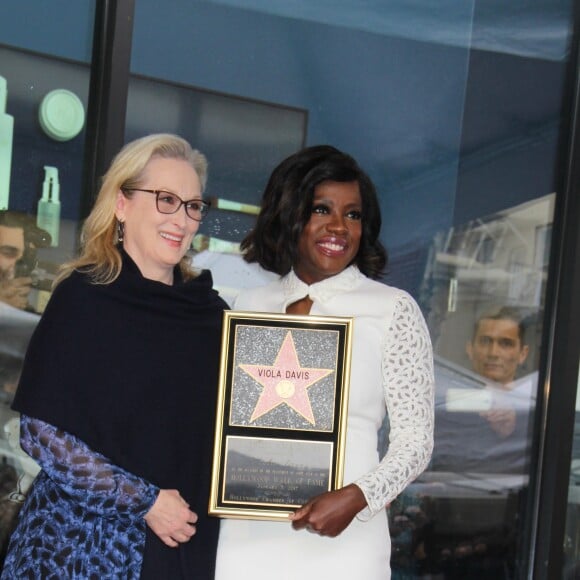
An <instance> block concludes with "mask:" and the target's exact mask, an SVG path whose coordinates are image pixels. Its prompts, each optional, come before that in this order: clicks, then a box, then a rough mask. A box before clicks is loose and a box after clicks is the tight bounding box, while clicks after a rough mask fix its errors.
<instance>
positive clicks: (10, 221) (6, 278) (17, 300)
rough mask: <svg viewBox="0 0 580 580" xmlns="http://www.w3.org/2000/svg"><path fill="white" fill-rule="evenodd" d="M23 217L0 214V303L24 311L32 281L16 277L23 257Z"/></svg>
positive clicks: (3, 212)
mask: <svg viewBox="0 0 580 580" xmlns="http://www.w3.org/2000/svg"><path fill="white" fill-rule="evenodd" d="M24 217H25V216H22V215H21V214H18V213H15V212H12V211H2V212H0V301H2V302H5V303H6V304H9V305H10V306H13V307H14V308H21V309H24V308H25V307H26V305H27V302H28V293H29V292H30V288H31V284H32V279H31V278H30V277H29V276H16V264H17V262H18V261H19V260H21V259H22V258H23V256H24V251H25V249H26V245H25V224H26V222H25V219H24Z"/></svg>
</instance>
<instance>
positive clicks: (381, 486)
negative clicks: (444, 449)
mask: <svg viewBox="0 0 580 580" xmlns="http://www.w3.org/2000/svg"><path fill="white" fill-rule="evenodd" d="M306 295H308V296H310V298H311V299H312V301H313V304H312V308H311V311H310V313H311V314H313V315H319V316H353V317H354V325H353V341H352V344H353V351H352V363H351V379H350V396H349V409H348V422H347V442H346V450H345V474H344V485H347V484H348V483H351V482H354V483H356V484H357V485H358V486H359V487H360V488H361V490H362V491H363V493H364V495H365V498H366V500H367V503H368V507H367V508H365V509H364V510H362V511H361V512H360V513H359V514H358V515H357V517H356V518H355V519H354V520H353V521H352V522H351V524H350V525H349V526H348V527H347V528H346V529H345V530H344V531H343V532H342V534H340V535H339V536H337V537H336V538H328V537H321V536H318V535H315V534H311V533H308V532H306V531H304V530H301V531H296V530H294V529H293V528H292V526H291V524H290V523H289V522H288V523H286V522H283V521H282V522H279V521H274V522H269V521H255V520H234V519H223V520H222V522H221V528H220V539H219V545H218V556H217V570H216V580H243V579H244V578H248V579H250V578H251V579H252V580H298V579H300V580H310V579H312V580H320V579H321V578H327V577H328V578H332V579H333V580H341V579H348V580H352V579H358V578H360V579H364V580H375V579H376V580H385V579H388V578H390V564H389V560H390V552H391V547H390V546H391V542H390V537H389V530H388V524H387V515H386V510H385V509H384V508H385V506H386V505H388V504H389V503H390V502H392V501H393V500H394V499H395V498H396V497H397V496H398V495H399V494H400V493H401V491H402V490H403V489H404V488H405V486H407V485H408V484H409V483H410V482H411V481H413V480H414V479H415V478H416V477H417V476H418V475H419V474H420V473H421V472H422V471H423V470H424V469H425V467H426V466H427V464H428V462H429V459H430V456H431V452H432V448H433V385H434V381H433V361H432V349H431V341H430V339H429V334H428V331H427V327H426V325H425V322H424V320H423V317H422V315H421V311H420V310H419V307H418V306H417V304H416V303H415V301H414V300H413V299H412V298H411V296H410V295H409V294H407V293H406V292H404V291H403V290H399V289H396V288H392V287H390V286H386V285H385V284H381V283H380V282H376V281H373V280H370V279H368V278H367V277H366V276H364V275H363V274H362V273H361V272H360V271H359V270H358V269H357V268H356V267H355V266H351V267H349V268H348V269H346V270H345V271H343V272H341V273H340V274H338V275H336V276H333V277H332V278H328V279H326V280H323V281H322V282H318V283H316V284H313V285H311V286H307V285H306V284H304V282H302V281H301V280H300V279H299V278H298V277H297V276H296V275H295V274H294V273H293V272H290V273H289V274H288V275H287V276H285V277H283V278H280V279H279V280H276V281H274V282H272V283H270V284H269V285H267V286H263V287H261V288H255V289H252V290H246V291H243V292H242V293H241V294H240V295H239V296H238V298H237V300H236V302H235V304H234V308H235V309H236V310H250V311H261V312H285V311H286V307H287V306H288V305H289V304H292V303H293V302H296V301H297V300H299V299H300V298H303V297H304V296H306ZM386 409H388V412H389V422H390V434H389V448H388V451H387V453H386V455H385V456H384V458H383V459H382V460H381V461H379V455H378V451H377V432H378V430H379V428H380V426H381V424H382V421H383V419H384V417H385V412H386Z"/></svg>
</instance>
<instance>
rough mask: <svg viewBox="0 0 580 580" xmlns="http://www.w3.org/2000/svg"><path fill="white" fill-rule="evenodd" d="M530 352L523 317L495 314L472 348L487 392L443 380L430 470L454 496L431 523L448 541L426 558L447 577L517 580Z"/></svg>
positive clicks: (442, 500)
mask: <svg viewBox="0 0 580 580" xmlns="http://www.w3.org/2000/svg"><path fill="white" fill-rule="evenodd" d="M529 350H530V349H529V345H528V344H527V339H526V319H525V318H524V316H523V314H522V312H521V311H520V310H519V309H517V308H514V307H507V306H503V307H499V308H495V309H493V310H489V311H487V312H485V313H484V314H483V315H481V316H480V317H479V318H478V319H477V321H476V322H475V325H474V328H473V334H472V336H471V338H470V340H469V341H468V342H467V345H466V351H467V355H468V357H469V360H470V361H471V365H472V369H473V371H475V373H476V375H473V378H474V379H477V377H480V378H481V379H483V380H481V381H480V385H479V387H477V388H475V387H474V386H473V385H470V386H468V387H464V388H461V387H459V388H452V387H455V386H456V385H453V386H452V387H450V384H449V381H448V379H447V378H445V377H444V376H443V375H442V376H441V377H440V378H441V382H440V384H438V385H437V390H438V396H437V397H438V400H439V405H438V406H437V409H436V416H435V450H434V453H433V461H432V463H431V467H430V469H431V475H432V481H440V482H445V484H444V485H445V490H446V491H445V493H444V494H441V496H438V497H435V498H433V499H432V500H431V502H432V503H431V508H432V510H433V511H432V513H431V517H432V521H434V523H435V527H436V528H437V527H438V526H443V527H446V529H447V534H448V535H447V539H446V540H443V541H442V534H440V533H437V532H436V534H435V535H434V536H433V537H432V538H431V540H432V541H431V543H430V545H429V542H427V545H426V553H427V554H428V555H429V559H430V560H431V564H432V565H433V566H434V568H435V569H437V570H439V571H442V572H444V573H445V576H444V577H445V578H449V579H450V578H454V579H455V578H457V579H459V578H473V579H475V578H492V577H494V578H495V579H496V580H498V579H499V578H505V579H508V578H510V579H511V578H513V577H515V569H514V562H515V561H516V550H517V549H518V546H517V538H518V525H519V524H518V522H519V521H520V520H521V517H522V515H523V511H522V510H523V502H524V500H523V495H524V493H525V489H526V487H527V476H528V470H529V459H530V451H531V450H530V444H531V434H530V430H529V428H530V424H531V417H532V410H533V407H534V404H535V389H536V387H537V378H536V373H532V374H528V375H524V376H521V377H520V376H519V374H520V373H521V368H522V365H524V363H525V362H526V359H527V358H528V355H529ZM445 520H448V523H449V522H450V521H452V522H453V523H452V525H450V526H449V525H448V523H447V524H445ZM432 569H433V568H432Z"/></svg>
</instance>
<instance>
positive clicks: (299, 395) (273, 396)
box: [240, 331, 332, 425]
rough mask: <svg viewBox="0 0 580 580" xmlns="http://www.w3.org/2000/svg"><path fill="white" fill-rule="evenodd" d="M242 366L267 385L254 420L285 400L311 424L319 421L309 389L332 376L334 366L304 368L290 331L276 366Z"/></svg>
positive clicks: (253, 416)
mask: <svg viewBox="0 0 580 580" xmlns="http://www.w3.org/2000/svg"><path fill="white" fill-rule="evenodd" d="M240 368H241V369H243V370H244V371H245V372H246V373H248V374H249V375H250V376H251V377H252V378H253V379H254V380H256V381H257V382H258V383H260V384H261V385H262V386H263V387H264V389H263V391H262V393H261V395H260V398H259V399H258V402H257V403H256V407H255V408H254V412H253V413H252V417H251V419H250V421H255V420H256V419H258V418H260V417H261V416H262V415H265V414H266V413H268V412H269V411H271V410H272V409H275V408H276V407H278V405H281V404H282V403H285V404H286V405H288V406H289V407H291V408H292V409H294V410H295V411H296V412H297V413H299V414H300V415H301V416H302V417H304V418H305V419H306V420H307V421H308V422H309V423H311V424H312V425H314V424H315V420H314V414H313V413H312V406H311V404H310V398H309V396H308V393H307V391H306V389H308V387H310V386H312V385H313V384H314V383H316V382H318V381H319V380H320V379H322V378H324V377H326V376H327V375H329V374H330V373H331V372H332V369H315V368H303V367H301V366H300V361H299V360H298V354H297V353H296V347H295V345H294V340H293V339H292V333H291V332H290V331H288V333H287V334H286V337H285V338H284V342H283V343H282V346H281V348H280V351H279V352H278V355H277V356H276V361H275V362H274V364H273V365H272V366H266V365H246V364H241V365H240Z"/></svg>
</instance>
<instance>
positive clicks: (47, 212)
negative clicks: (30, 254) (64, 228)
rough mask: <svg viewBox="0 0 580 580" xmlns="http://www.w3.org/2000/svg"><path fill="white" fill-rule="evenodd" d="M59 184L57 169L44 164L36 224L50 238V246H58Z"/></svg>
mask: <svg viewBox="0 0 580 580" xmlns="http://www.w3.org/2000/svg"><path fill="white" fill-rule="evenodd" d="M59 193H60V185H59V183H58V169H57V168H56V167H51V166H49V165H45V166H44V183H43V184H42V197H41V198H40V201H39V202H38V212H37V214H36V225H37V226H38V227H39V228H42V229H43V230H46V231H47V232H48V233H49V234H50V237H51V238H52V242H51V244H50V245H51V246H58V234H59V228H60V200H59Z"/></svg>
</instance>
